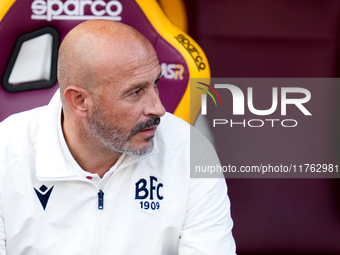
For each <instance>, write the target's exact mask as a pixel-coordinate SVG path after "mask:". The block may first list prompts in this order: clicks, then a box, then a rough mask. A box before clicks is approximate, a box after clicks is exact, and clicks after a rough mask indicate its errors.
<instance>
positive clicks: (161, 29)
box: [136, 0, 210, 124]
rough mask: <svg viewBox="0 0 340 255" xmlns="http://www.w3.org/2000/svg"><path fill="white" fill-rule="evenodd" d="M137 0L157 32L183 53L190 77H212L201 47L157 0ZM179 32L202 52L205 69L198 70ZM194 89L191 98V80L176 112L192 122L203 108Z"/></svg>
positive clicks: (198, 94) (198, 93)
mask: <svg viewBox="0 0 340 255" xmlns="http://www.w3.org/2000/svg"><path fill="white" fill-rule="evenodd" d="M136 2H137V3H138V5H139V6H140V7H141V9H142V10H143V12H144V13H145V15H146V16H147V18H148V19H149V20H150V22H151V24H152V25H153V26H154V28H155V29H156V30H157V32H158V33H159V34H160V35H161V36H162V37H163V38H164V39H165V40H167V41H168V42H169V43H170V44H171V45H172V46H173V47H175V48H176V49H177V50H178V51H179V52H180V53H181V54H182V56H183V57H184V59H185V60H186V62H187V64H188V68H189V73H190V77H191V78H209V77H210V68H209V64H208V61H207V58H206V56H205V54H204V52H203V50H202V49H201V47H200V46H199V45H198V44H197V43H196V42H195V41H194V40H193V39H192V38H191V37H190V36H188V35H187V34H185V33H184V32H183V31H182V30H180V29H179V28H178V27H176V26H175V25H173V24H172V23H171V22H170V20H169V19H168V17H167V16H166V15H165V14H164V13H163V11H162V9H161V8H160V6H159V5H158V3H157V2H156V0H136ZM179 34H183V35H185V37H186V38H187V39H188V40H190V43H191V44H192V45H193V46H194V47H195V48H196V49H197V51H198V52H199V53H200V56H201V57H202V60H203V61H204V63H205V65H206V67H205V69H204V70H200V71H198V69H197V66H196V63H195V61H194V60H193V58H192V56H191V55H190V54H189V52H188V51H187V50H186V49H185V48H184V47H183V45H182V44H180V43H179V42H178V41H177V39H176V38H175V36H177V35H179ZM193 91H195V92H196V91H197V92H196V93H191V98H190V82H189V84H188V87H187V88H186V91H185V93H184V96H183V97H182V99H181V101H180V103H179V105H178V106H177V108H176V110H175V112H174V114H175V115H176V116H178V117H180V118H182V119H184V120H185V121H187V122H188V123H191V124H193V123H194V121H195V119H196V117H197V115H198V113H199V111H200V108H201V101H200V95H201V93H200V92H199V90H197V89H196V90H193ZM190 100H191V101H192V103H191V107H192V109H190ZM190 112H191V114H190Z"/></svg>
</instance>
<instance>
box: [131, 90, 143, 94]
mask: <svg viewBox="0 0 340 255" xmlns="http://www.w3.org/2000/svg"><path fill="white" fill-rule="evenodd" d="M140 91H141V89H138V90H136V91H135V92H133V93H132V95H138V94H139V93H140Z"/></svg>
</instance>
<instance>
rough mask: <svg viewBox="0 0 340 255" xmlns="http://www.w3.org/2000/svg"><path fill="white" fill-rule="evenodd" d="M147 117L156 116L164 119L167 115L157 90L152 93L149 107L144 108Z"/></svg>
mask: <svg viewBox="0 0 340 255" xmlns="http://www.w3.org/2000/svg"><path fill="white" fill-rule="evenodd" d="M144 114H145V115H146V116H149V115H154V116H158V117H162V116H163V115H164V114H165V108H164V106H163V104H162V102H161V99H160V98H159V94H158V91H157V90H154V91H152V92H151V94H150V97H149V101H148V104H147V106H146V107H145V108H144Z"/></svg>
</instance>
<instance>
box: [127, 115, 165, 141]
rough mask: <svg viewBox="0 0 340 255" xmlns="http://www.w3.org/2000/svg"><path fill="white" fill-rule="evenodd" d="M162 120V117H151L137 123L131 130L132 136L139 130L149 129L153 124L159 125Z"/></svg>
mask: <svg viewBox="0 0 340 255" xmlns="http://www.w3.org/2000/svg"><path fill="white" fill-rule="evenodd" d="M160 122H161V119H160V118H150V119H148V120H147V121H143V122H140V123H137V125H136V126H135V127H134V128H133V129H132V130H131V135H130V138H131V137H133V136H134V135H136V134H137V133H138V132H140V131H142V130H143V129H147V128H149V127H152V126H156V125H157V126H158V125H159V123H160Z"/></svg>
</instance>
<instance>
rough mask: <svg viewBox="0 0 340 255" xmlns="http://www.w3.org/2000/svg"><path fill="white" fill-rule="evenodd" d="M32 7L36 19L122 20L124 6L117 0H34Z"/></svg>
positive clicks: (32, 16)
mask: <svg viewBox="0 0 340 255" xmlns="http://www.w3.org/2000/svg"><path fill="white" fill-rule="evenodd" d="M31 9H32V15H31V19H34V20H47V21H51V20H90V19H108V20H116V21H121V20H122V17H121V16H120V14H121V13H122V11H123V6H122V4H121V3H120V2H119V1H117V0H111V1H104V0H96V1H93V0H67V1H65V0H63V1H62V0H34V1H33V2H32V5H31ZM85 14H86V15H85Z"/></svg>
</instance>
